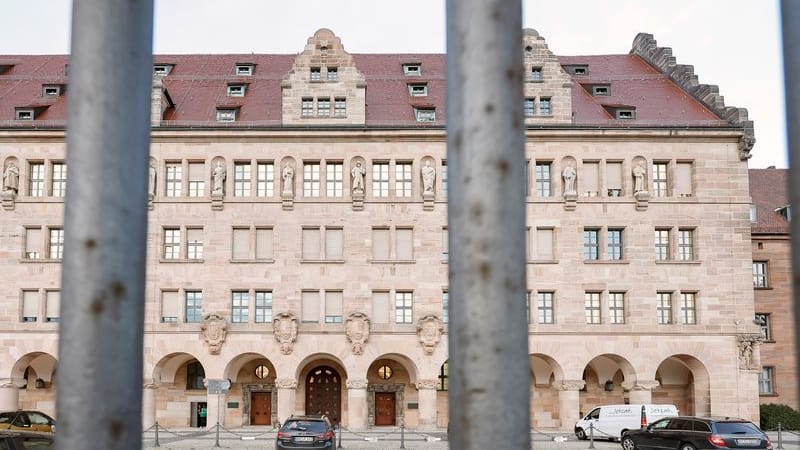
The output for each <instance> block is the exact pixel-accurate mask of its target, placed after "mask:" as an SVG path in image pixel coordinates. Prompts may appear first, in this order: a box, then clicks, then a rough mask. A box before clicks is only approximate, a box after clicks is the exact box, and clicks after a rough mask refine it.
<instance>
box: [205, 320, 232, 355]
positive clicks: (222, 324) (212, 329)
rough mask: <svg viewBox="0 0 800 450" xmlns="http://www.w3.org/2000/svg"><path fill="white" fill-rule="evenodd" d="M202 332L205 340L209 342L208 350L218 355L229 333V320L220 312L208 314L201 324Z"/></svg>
mask: <svg viewBox="0 0 800 450" xmlns="http://www.w3.org/2000/svg"><path fill="white" fill-rule="evenodd" d="M200 333H201V334H202V336H203V340H204V341H206V344H208V352H209V353H211V354H212V355H218V354H219V351H220V349H222V344H224V343H225V337H226V336H227V334H228V322H227V321H225V318H224V317H222V316H220V315H218V314H206V316H205V317H203V323H202V324H201V325H200Z"/></svg>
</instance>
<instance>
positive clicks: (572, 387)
mask: <svg viewBox="0 0 800 450" xmlns="http://www.w3.org/2000/svg"><path fill="white" fill-rule="evenodd" d="M584 386H586V382H585V381H583V380H561V383H558V382H557V383H556V387H557V388H558V390H559V391H580V390H581V389H583V387H584Z"/></svg>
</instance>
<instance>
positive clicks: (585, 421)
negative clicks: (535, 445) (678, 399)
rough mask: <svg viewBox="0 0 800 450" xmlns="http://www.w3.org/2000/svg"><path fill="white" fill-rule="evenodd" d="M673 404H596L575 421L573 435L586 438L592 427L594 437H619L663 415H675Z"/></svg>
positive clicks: (612, 438)
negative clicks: (595, 406) (596, 405)
mask: <svg viewBox="0 0 800 450" xmlns="http://www.w3.org/2000/svg"><path fill="white" fill-rule="evenodd" d="M677 415H678V408H676V407H675V405H641V404H633V405H606V406H598V407H597V408H595V409H593V410H591V411H590V412H589V414H586V416H584V417H583V418H582V419H580V420H579V421H577V422H576V423H575V436H577V437H578V439H581V440H583V439H586V438H587V436H588V435H589V433H590V430H589V427H590V426H591V427H592V430H591V432H592V434H593V435H594V438H595V439H610V440H615V439H620V438H621V437H622V434H623V433H624V432H626V431H628V430H638V429H639V428H642V427H645V426H647V424H648V423H653V422H655V421H656V420H658V419H663V418H664V417H669V416H677Z"/></svg>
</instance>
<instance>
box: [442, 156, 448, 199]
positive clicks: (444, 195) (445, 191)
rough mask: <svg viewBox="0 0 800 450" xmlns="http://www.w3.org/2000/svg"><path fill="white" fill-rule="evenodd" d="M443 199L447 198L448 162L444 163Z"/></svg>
mask: <svg viewBox="0 0 800 450" xmlns="http://www.w3.org/2000/svg"><path fill="white" fill-rule="evenodd" d="M442 198H447V161H442Z"/></svg>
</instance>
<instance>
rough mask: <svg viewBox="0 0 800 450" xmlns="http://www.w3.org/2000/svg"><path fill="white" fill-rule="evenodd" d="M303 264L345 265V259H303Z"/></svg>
mask: <svg viewBox="0 0 800 450" xmlns="http://www.w3.org/2000/svg"><path fill="white" fill-rule="evenodd" d="M300 263H301V264H344V260H343V259H301V260H300Z"/></svg>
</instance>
